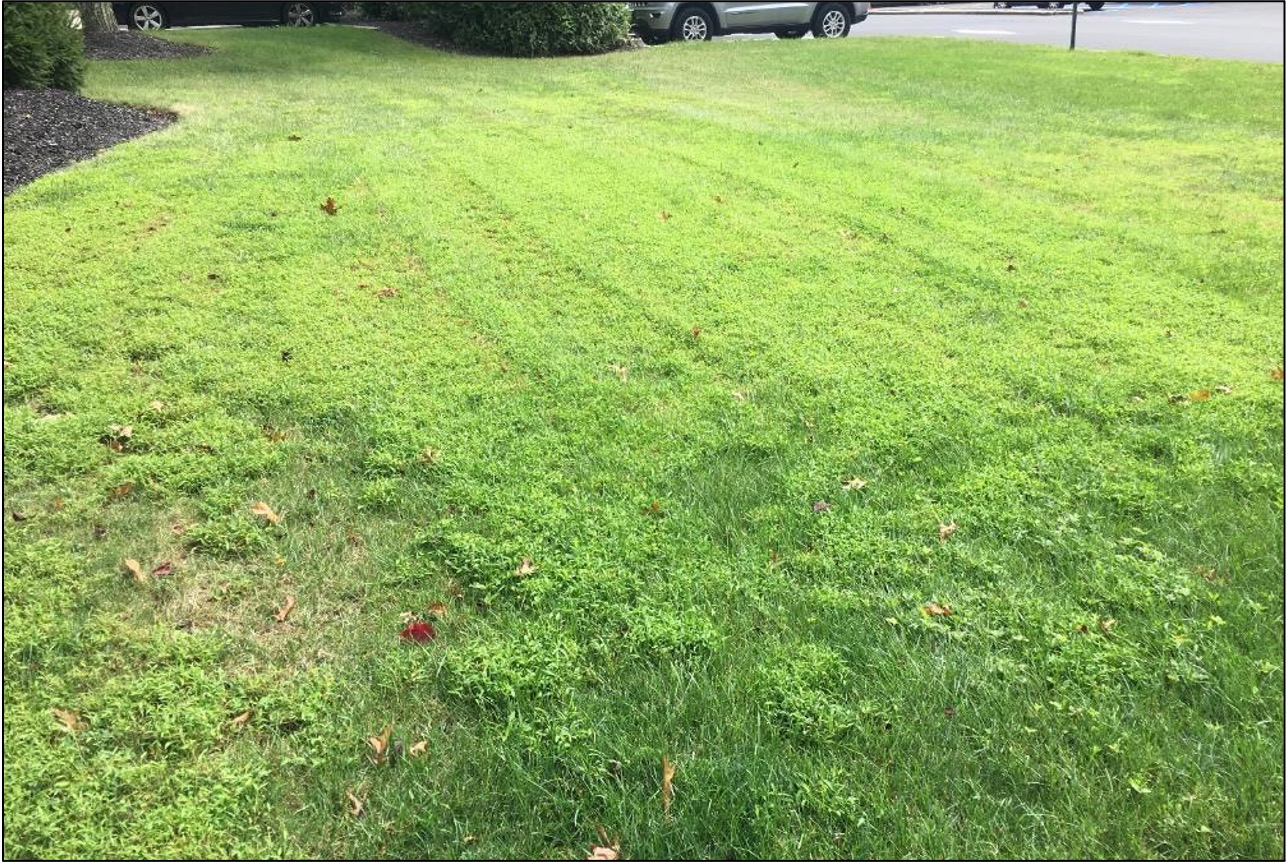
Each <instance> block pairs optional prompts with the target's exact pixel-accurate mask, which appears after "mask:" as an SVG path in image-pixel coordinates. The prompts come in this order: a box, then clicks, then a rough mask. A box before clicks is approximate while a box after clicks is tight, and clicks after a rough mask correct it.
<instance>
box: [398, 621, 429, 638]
mask: <svg viewBox="0 0 1287 862" xmlns="http://www.w3.org/2000/svg"><path fill="white" fill-rule="evenodd" d="M398 636H399V637H402V638H405V639H407V640H409V641H415V642H416V643H425V642H426V641H431V640H433V639H434V638H436V637H438V632H437V631H435V630H434V627H433V624H432V623H426V622H421V621H419V620H417V621H416V622H414V623H412V624H411V625H409V626H407V627H406V628H405V629H403V630H402V631H400V632H398Z"/></svg>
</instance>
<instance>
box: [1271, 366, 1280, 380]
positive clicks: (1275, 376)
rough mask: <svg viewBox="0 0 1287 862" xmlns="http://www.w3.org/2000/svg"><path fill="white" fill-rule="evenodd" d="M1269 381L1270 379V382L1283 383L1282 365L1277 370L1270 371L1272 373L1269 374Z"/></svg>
mask: <svg viewBox="0 0 1287 862" xmlns="http://www.w3.org/2000/svg"><path fill="white" fill-rule="evenodd" d="M1269 379H1270V380H1277V381H1279V382H1281V381H1282V379H1283V369H1282V366H1281V365H1280V366H1278V367H1277V368H1275V369H1274V370H1273V371H1270V372H1269Z"/></svg>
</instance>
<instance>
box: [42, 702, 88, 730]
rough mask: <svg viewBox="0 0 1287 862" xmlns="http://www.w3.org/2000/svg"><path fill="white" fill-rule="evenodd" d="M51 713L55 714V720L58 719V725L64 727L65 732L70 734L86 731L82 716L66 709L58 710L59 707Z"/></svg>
mask: <svg viewBox="0 0 1287 862" xmlns="http://www.w3.org/2000/svg"><path fill="white" fill-rule="evenodd" d="M50 712H52V713H53V714H54V718H56V719H57V720H58V723H59V724H61V725H62V727H63V730H65V731H67V732H68V733H77V732H78V731H82V730H84V729H85V726H86V725H85V722H83V721H81V720H80V716H78V715H77V714H76V713H74V712H69V711H68V710H65V709H58V708H57V707H55V708H54V709H51V710H50Z"/></svg>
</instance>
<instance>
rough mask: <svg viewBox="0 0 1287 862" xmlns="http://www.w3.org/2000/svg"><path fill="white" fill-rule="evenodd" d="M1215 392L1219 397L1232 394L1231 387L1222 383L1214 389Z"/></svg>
mask: <svg viewBox="0 0 1287 862" xmlns="http://www.w3.org/2000/svg"><path fill="white" fill-rule="evenodd" d="M1215 391H1216V392H1219V393H1220V394H1221V395H1228V394H1230V393H1231V392H1233V387H1232V386H1230V385H1229V384H1227V383H1222V384H1221V385H1219V386H1217V387H1216V388H1215Z"/></svg>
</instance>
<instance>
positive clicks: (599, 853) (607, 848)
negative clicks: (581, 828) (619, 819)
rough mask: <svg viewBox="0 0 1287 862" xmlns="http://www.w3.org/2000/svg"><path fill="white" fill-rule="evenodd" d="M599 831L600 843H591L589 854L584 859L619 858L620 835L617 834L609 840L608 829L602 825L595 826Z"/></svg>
mask: <svg viewBox="0 0 1287 862" xmlns="http://www.w3.org/2000/svg"><path fill="white" fill-rule="evenodd" d="M596 828H597V829H598V831H599V840H600V841H602V842H603V843H602V844H591V845H590V855H589V856H587V857H585V858H586V859H608V860H611V859H620V858H621V837H620V836H617V837H615V838H613V839H612V840H611V841H609V840H608V830H606V829H604V828H603V827H602V826H597V827H596Z"/></svg>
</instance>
